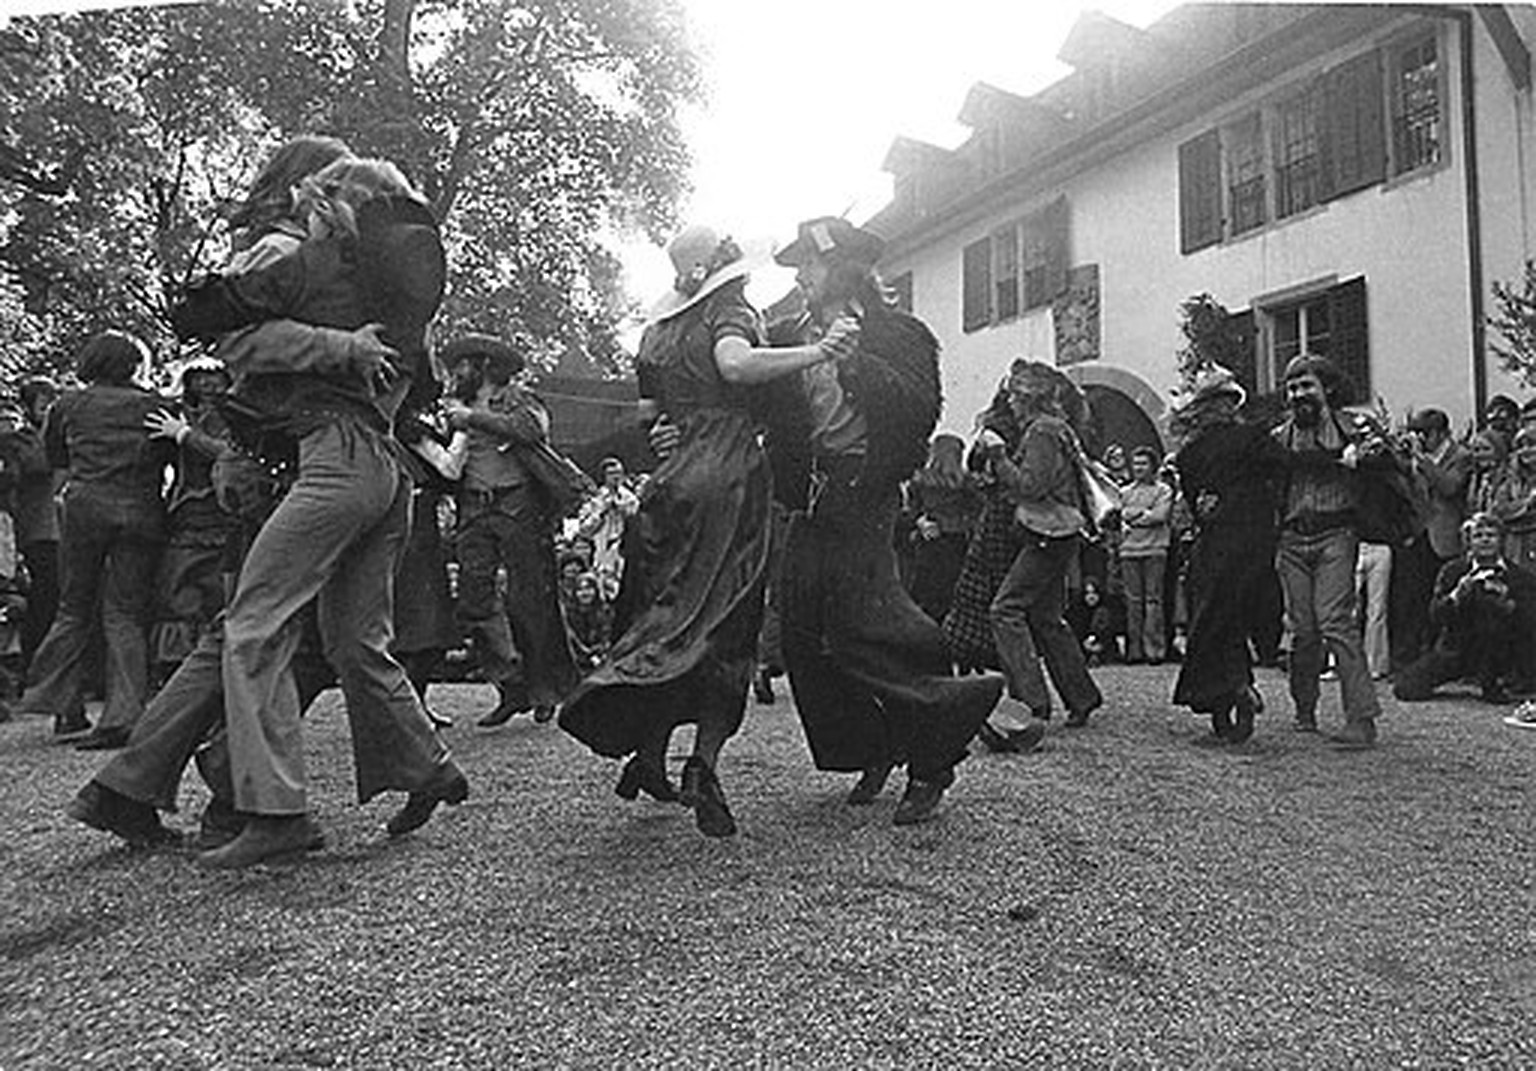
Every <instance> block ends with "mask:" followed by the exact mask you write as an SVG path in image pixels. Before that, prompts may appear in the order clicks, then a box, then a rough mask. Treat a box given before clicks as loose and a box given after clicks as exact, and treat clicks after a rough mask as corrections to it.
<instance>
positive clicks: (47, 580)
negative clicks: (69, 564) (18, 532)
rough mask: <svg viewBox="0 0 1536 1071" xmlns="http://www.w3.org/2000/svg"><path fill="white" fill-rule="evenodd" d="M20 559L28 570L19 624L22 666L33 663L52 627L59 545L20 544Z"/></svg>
mask: <svg viewBox="0 0 1536 1071" xmlns="http://www.w3.org/2000/svg"><path fill="white" fill-rule="evenodd" d="M21 560H22V563H23V564H24V565H26V567H27V576H28V578H29V585H30V586H29V587H28V588H27V613H26V616H25V617H23V618H22V622H21V659H22V666H23V667H27V666H30V665H31V664H32V659H33V657H34V656H35V655H36V654H37V649H38V648H39V647H41V646H42V645H43V637H45V636H47V635H48V629H49V628H51V627H52V626H53V618H54V615H55V614H57V613H58V610H59V542H58V540H56V539H40V540H37V541H35V542H31V543H23V544H22V545H21Z"/></svg>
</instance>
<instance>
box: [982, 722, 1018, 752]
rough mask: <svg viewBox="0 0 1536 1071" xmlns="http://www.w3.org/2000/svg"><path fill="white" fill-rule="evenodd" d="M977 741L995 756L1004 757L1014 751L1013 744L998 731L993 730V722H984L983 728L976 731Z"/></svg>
mask: <svg viewBox="0 0 1536 1071" xmlns="http://www.w3.org/2000/svg"><path fill="white" fill-rule="evenodd" d="M976 739H978V740H980V741H981V742H982V745H983V746H984V747H986V749H987V750H988V751H990V752H992V753H993V754H996V755H1002V754H1006V753H1007V752H1010V751H1012V750H1013V744H1012V743H1011V742H1010V741H1009V739H1008V737H1007V736H1006V735H1005V734H1003V733H1002V732H1000V731H998V730H997V729H994V728H992V723H991V722H986V721H984V722H982V723H981V728H980V729H977V730H976Z"/></svg>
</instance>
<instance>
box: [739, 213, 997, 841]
mask: <svg viewBox="0 0 1536 1071" xmlns="http://www.w3.org/2000/svg"><path fill="white" fill-rule="evenodd" d="M883 248H884V243H883V242H882V241H881V240H880V238H879V237H878V236H876V235H874V234H872V233H870V232H868V231H865V230H861V229H860V228H858V227H855V226H853V225H852V224H850V223H848V222H847V221H846V220H842V219H836V218H822V219H814V220H810V221H809V222H806V223H802V224H801V225H800V229H799V234H798V236H797V237H796V239H795V241H794V242H793V243H791V244H790V245H789V246H788V247H786V248H785V249H783V250H782V251H780V252H779V254H778V256H777V258H776V259H777V260H778V262H779V263H780V264H783V265H786V266H789V267H793V268H795V269H796V281H797V282H798V284H799V286H800V289H801V290H802V292H803V293H804V294H805V297H806V301H807V305H808V308H809V311H808V315H807V316H806V317H805V318H804V319H803V320H801V321H800V323H799V324H798V325H796V333H797V334H798V336H799V337H798V338H797V339H795V341H801V342H803V341H806V340H807V339H812V338H815V337H817V335H818V334H819V333H820V332H821V331H822V330H824V329H825V327H826V325H830V324H832V323H833V322H835V321H836V320H837V319H838V318H839V317H843V316H853V317H855V318H856V319H857V320H858V323H859V340H858V347H857V350H856V352H855V353H853V354H852V355H851V356H850V357H848V358H847V359H845V360H843V361H840V362H837V363H836V364H835V365H834V364H831V363H827V364H822V365H816V366H813V367H811V368H807V369H805V370H804V371H803V372H802V373H801V374H800V375H799V376H798V377H795V378H793V379H791V380H788V381H786V382H787V384H788V386H789V387H790V388H791V394H792V395H793V398H792V400H791V401H790V402H788V403H786V404H787V406H788V412H789V413H790V414H791V423H795V424H796V426H786V424H785V423H784V421H782V420H781V421H779V426H778V427H777V428H775V427H773V426H772V425H770V431H769V440H768V443H769V451H770V454H773V453H777V454H778V458H777V460H778V462H779V466H778V468H776V470H775V479H776V482H777V486H776V488H775V490H776V491H777V492H778V493H779V494H780V495H781V496H787V497H786V499H785V500H786V504H788V505H790V506H791V507H792V508H793V509H795V510H796V512H795V513H794V515H793V517H792V519H791V521H790V530H789V536H788V545H787V548H786V551H785V560H784V572H783V577H782V581H781V583H782V588H781V590H782V593H783V596H784V598H783V647H784V659H785V664H786V667H787V669H788V674H789V682H790V687H791V688H792V690H793V691H794V697H795V705H796V707H797V708H798V710H799V712H800V718H801V721H802V723H803V724H804V726H805V733H806V738H807V740H808V742H809V743H810V747H811V754H812V755H813V756H814V758H815V761H816V765H817V766H818V767H819V768H821V769H827V770H846V771H850V772H851V771H859V772H861V774H862V776H861V778H860V780H859V783H858V784H857V785H856V786H855V788H854V790H853V792H852V793H851V794H850V796H849V802H850V803H855V804H863V803H869V802H871V801H872V800H873V799H874V798H875V796H876V795H877V794H878V793H879V792H880V789H881V788H882V787H883V786H884V782H885V779H886V777H887V776H888V775H889V772H890V770H891V769H892V767H893V766H896V765H900V764H905V765H906V766H907V773H908V783H907V788H906V793H905V795H904V796H903V798H902V800H901V803H900V805H899V806H898V807H897V809H896V814H895V819H894V820H895V822H896V823H897V824H898V825H907V824H911V823H915V822H920V821H923V820H925V819H927V818H929V817H931V816H932V815H933V813H934V811H935V809H936V808H937V807H938V804H939V801H940V799H941V798H942V796H943V794H944V791H945V790H946V789H947V788H948V787H949V785H950V784H952V783H953V781H954V776H955V775H954V766H955V763H956V762H958V761H959V760H960V759H961V758H962V757H964V754H965V749H966V745H967V743H968V742H969V741H970V739H971V738H972V737H973V736H975V735H976V732H977V730H978V729H979V727H980V726H981V724H982V722H983V721H985V719H986V717H987V715H988V713H990V712H991V710H992V708H993V707H994V706H996V705H997V701H998V698H999V696H1000V694H1001V692H1002V681H1001V680H1000V679H999V678H998V677H996V676H995V675H990V674H989V675H984V676H980V677H968V678H955V677H953V676H952V675H951V668H950V660H949V656H948V654H947V652H946V650H945V646H944V638H943V634H942V632H941V631H940V629H939V627H938V626H937V625H936V624H935V623H934V622H933V620H932V619H930V618H929V617H928V616H927V615H926V614H924V613H923V612H922V611H921V610H920V609H919V608H918V607H917V604H916V603H914V602H913V601H912V598H911V596H909V595H908V594H907V592H906V591H905V590H904V589H903V588H902V586H901V580H900V578H899V576H898V574H897V569H896V557H895V550H894V548H893V546H892V542H891V533H892V526H893V524H894V522H895V518H896V513H897V510H898V509H899V507H900V484H901V481H902V480H904V479H906V478H907V477H909V476H911V474H912V473H913V472H914V471H916V469H917V468H918V466H920V465H921V464H922V463H923V462H924V460H925V457H926V454H927V449H928V440H929V437H930V436H931V435H932V433H933V429H934V425H935V423H936V421H937V419H938V413H939V405H940V378H939V362H938V342H937V341H936V340H935V339H934V337H933V334H932V332H930V331H929V330H928V328H927V327H926V326H925V325H924V324H923V323H922V322H921V321H919V320H917V319H915V318H914V317H912V316H909V315H908V314H906V313H904V312H901V311H899V310H898V309H896V308H895V307H894V305H893V303H892V302H891V300H890V298H889V297H888V295H887V293H886V291H885V289H884V287H883V286H882V284H881V282H880V277H879V275H878V274H877V273H876V272H875V269H874V264H875V262H876V261H877V260H878V259H879V256H880V253H881V252H882V250H883ZM783 415H784V414H783V412H782V411H781V412H780V413H779V416H781V417H782V416H783Z"/></svg>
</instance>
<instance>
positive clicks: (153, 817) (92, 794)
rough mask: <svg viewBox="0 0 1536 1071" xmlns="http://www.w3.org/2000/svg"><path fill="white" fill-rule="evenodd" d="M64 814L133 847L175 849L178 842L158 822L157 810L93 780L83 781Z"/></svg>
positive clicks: (172, 831) (177, 834) (175, 836)
mask: <svg viewBox="0 0 1536 1071" xmlns="http://www.w3.org/2000/svg"><path fill="white" fill-rule="evenodd" d="M64 813H65V814H67V815H69V817H71V818H73V819H74V820H75V821H77V822H82V823H84V824H85V825H88V826H90V827H91V828H92V829H99V830H101V831H102V832H103V833H111V834H112V835H113V836H115V837H119V838H121V839H123V840H125V841H127V842H128V843H129V845H131V846H132V847H135V848H179V847H180V846H181V843H182V837H181V834H180V833H178V832H176V831H175V830H174V829H167V828H166V827H165V826H163V825H161V824H160V814H159V812H158V811H156V810H155V809H154V808H153V807H151V806H150V805H149V804H147V803H142V802H140V801H139V800H136V799H130V798H129V797H127V796H125V795H123V794H122V793H121V792H117V791H114V790H113V789H110V788H108V787H107V786H106V785H103V784H101V783H100V782H97V781H88V782H86V785H85V787H84V788H82V789H81V790H80V792H79V794H78V795H77V796H75V798H74V799H72V800H70V801H69V805H68V806H67V807H65V808H64Z"/></svg>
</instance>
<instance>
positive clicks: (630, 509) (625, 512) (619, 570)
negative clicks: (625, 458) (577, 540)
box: [576, 457, 640, 600]
mask: <svg viewBox="0 0 1536 1071" xmlns="http://www.w3.org/2000/svg"><path fill="white" fill-rule="evenodd" d="M602 473H603V482H602V486H600V487H599V488H598V489H597V494H595V495H593V496H592V497H591V498H589V499H587V501H586V503H585V504H583V506H582V508H581V513H580V514H579V515H578V516H577V518H576V534H577V535H579V536H585V537H586V538H588V539H590V540H591V541H592V570H593V572H595V573H597V578H598V581H599V582H600V583H601V584H602V585H603V594H604V596H605V597H607V598H608V599H610V600H612V599H614V598H616V597H617V596H618V594H619V581H620V580H621V579H622V578H623V576H624V528H625V526H626V525H627V524H628V523H629V519H630V518H631V517H633V516H634V515H635V514H636V513H637V512H638V511H639V509H640V500H639V499H638V498H636V497H635V493H634V492H633V491H631V490H630V489H629V488H628V487H626V486H625V485H624V479H625V472H624V462H622V461H620V460H619V459H618V458H616V457H606V458H604V459H603V464H602Z"/></svg>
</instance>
